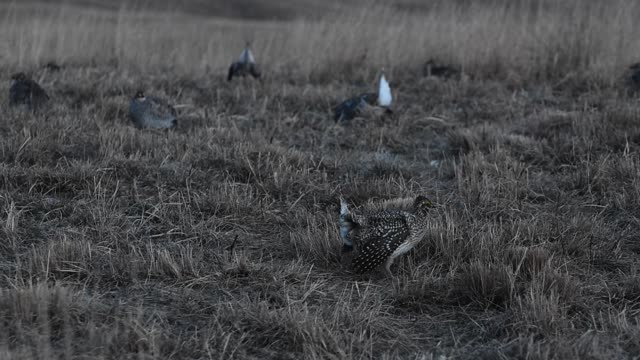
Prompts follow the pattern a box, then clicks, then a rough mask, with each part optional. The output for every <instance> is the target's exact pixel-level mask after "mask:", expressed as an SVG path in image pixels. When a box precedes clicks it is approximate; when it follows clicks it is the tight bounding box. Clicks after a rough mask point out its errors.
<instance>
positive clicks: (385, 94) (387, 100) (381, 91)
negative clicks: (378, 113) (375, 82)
mask: <svg viewBox="0 0 640 360" xmlns="http://www.w3.org/2000/svg"><path fill="white" fill-rule="evenodd" d="M391 101H392V97H391V88H390V87H389V83H388V82H387V79H385V78H384V73H382V75H380V86H379V87H378V105H380V106H390V105H391Z"/></svg>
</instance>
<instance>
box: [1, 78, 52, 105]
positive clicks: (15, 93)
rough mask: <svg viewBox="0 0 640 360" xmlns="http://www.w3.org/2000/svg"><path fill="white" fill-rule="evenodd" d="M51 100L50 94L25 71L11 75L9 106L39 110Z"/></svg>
mask: <svg viewBox="0 0 640 360" xmlns="http://www.w3.org/2000/svg"><path fill="white" fill-rule="evenodd" d="M48 100H49V95H47V93H46V91H44V89H43V88H42V87H40V85H38V83H37V82H35V81H34V80H32V79H30V78H29V77H28V76H27V75H26V74H25V73H17V74H14V75H13V76H11V87H10V88H9V106H11V107H16V106H23V107H24V108H26V109H27V110H38V109H40V108H42V107H43V106H44V105H45V104H46V103H47V101H48Z"/></svg>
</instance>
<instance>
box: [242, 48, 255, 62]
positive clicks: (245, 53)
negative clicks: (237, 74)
mask: <svg viewBox="0 0 640 360" xmlns="http://www.w3.org/2000/svg"><path fill="white" fill-rule="evenodd" d="M238 61H240V62H241V63H245V64H247V63H248V64H254V63H255V59H254V58H253V54H252V53H251V50H250V49H249V48H248V47H246V48H244V50H242V53H240V57H239V58H238Z"/></svg>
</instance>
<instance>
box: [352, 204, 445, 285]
mask: <svg viewBox="0 0 640 360" xmlns="http://www.w3.org/2000/svg"><path fill="white" fill-rule="evenodd" d="M432 207H433V204H432V203H431V201H429V200H428V199H427V198H426V197H424V196H418V197H416V198H415V200H414V202H413V211H412V212H407V211H402V210H379V211H373V212H364V213H361V214H356V213H352V212H351V211H349V208H348V206H347V203H346V202H345V200H344V199H342V198H341V199H340V217H339V221H340V237H341V238H342V241H343V252H346V251H351V250H354V248H355V251H356V256H355V257H354V258H353V263H352V264H353V269H354V270H355V271H356V272H357V273H364V272H368V271H371V270H373V269H375V268H376V267H378V266H379V265H380V264H382V263H385V269H386V271H387V274H389V275H391V264H392V263H393V260H394V259H395V258H396V257H398V256H400V255H402V254H404V253H406V252H407V251H409V250H411V249H412V248H413V247H414V246H415V245H416V244H417V243H418V242H420V240H422V238H423V237H424V236H425V234H426V232H427V230H428V227H429V223H430V222H429V218H428V213H429V209H431V208H432Z"/></svg>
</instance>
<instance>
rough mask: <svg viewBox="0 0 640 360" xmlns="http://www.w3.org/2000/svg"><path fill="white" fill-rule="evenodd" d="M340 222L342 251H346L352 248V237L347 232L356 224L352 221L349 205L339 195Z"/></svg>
mask: <svg viewBox="0 0 640 360" xmlns="http://www.w3.org/2000/svg"><path fill="white" fill-rule="evenodd" d="M338 221H339V222H340V238H342V244H343V245H342V252H348V251H352V250H353V239H352V237H351V236H349V232H350V231H351V230H353V228H355V227H356V226H357V224H356V223H355V222H354V220H353V217H352V216H351V212H350V211H349V206H348V205H347V202H346V201H345V200H344V198H343V197H340V215H339V217H338Z"/></svg>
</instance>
